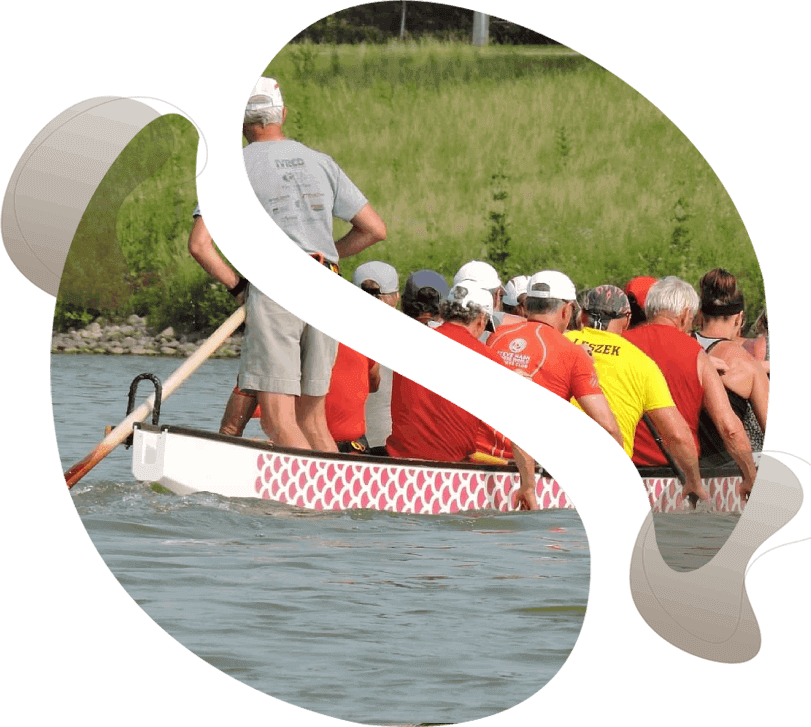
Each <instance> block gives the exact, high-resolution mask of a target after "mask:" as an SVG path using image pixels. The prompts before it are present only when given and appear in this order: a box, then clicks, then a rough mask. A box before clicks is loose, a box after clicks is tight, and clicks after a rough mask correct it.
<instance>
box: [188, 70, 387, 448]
mask: <svg viewBox="0 0 811 727" xmlns="http://www.w3.org/2000/svg"><path fill="white" fill-rule="evenodd" d="M286 118H287V109H286V108H285V106H284V102H283V99H282V94H281V91H280V89H279V84H278V83H277V82H276V81H275V80H274V79H272V78H260V79H259V81H258V82H257V83H256V85H255V86H254V89H253V92H252V94H251V97H250V99H249V100H248V103H247V106H246V108H245V115H244V120H243V126H242V133H243V135H244V136H245V138H246V139H247V141H248V145H247V146H246V147H245V148H244V149H243V158H244V161H245V168H246V170H247V172H248V178H249V179H250V182H251V186H252V187H253V190H254V192H255V193H256V196H257V198H258V199H259V201H260V202H261V204H262V206H263V207H264V208H265V210H266V211H267V213H268V214H269V215H270V216H271V217H272V218H273V220H274V222H276V223H277V224H278V225H279V227H281V228H282V230H284V232H285V233H286V234H287V235H288V237H290V238H291V239H292V240H293V241H294V242H295V243H296V244H297V245H298V246H299V247H300V248H301V249H302V250H304V251H305V252H306V253H308V254H310V255H311V256H312V257H314V258H315V259H317V260H319V261H320V262H322V263H323V264H324V265H326V266H328V267H330V268H331V269H332V270H335V271H337V269H338V261H339V259H340V258H345V257H349V256H350V255H355V254H357V253H359V252H361V251H362V250H365V249H366V248H367V247H369V246H370V245H373V244H375V243H376V242H379V241H381V240H384V239H385V238H386V225H385V224H384V222H383V220H381V219H380V217H379V215H378V214H377V213H376V212H375V211H374V210H373V209H372V207H371V206H370V205H369V203H368V200H367V199H366V197H364V196H363V194H362V193H361V191H360V190H359V189H358V188H357V186H356V185H355V184H354V183H353V182H352V181H351V180H350V179H349V177H347V175H346V174H345V173H344V171H343V170H342V169H341V168H340V167H339V166H338V165H337V164H336V163H335V161H334V160H333V159H332V158H331V157H329V156H327V155H326V154H323V153H321V152H318V151H315V150H313V149H310V148H309V147H307V146H305V145H304V144H301V143H299V142H297V141H293V140H291V139H288V138H287V137H285V136H284V133H283V132H282V125H283V124H284V121H285V119H286ZM333 217H338V218H339V219H342V220H345V221H347V222H349V223H350V224H351V225H352V228H351V229H350V230H349V232H347V234H346V235H344V236H343V237H342V238H341V239H339V240H337V241H334V240H333V236H332V235H333ZM189 252H190V253H191V255H192V257H194V259H195V260H196V261H197V262H198V263H199V264H200V265H201V267H202V268H203V269H204V270H205V271H206V272H207V273H209V275H211V276H212V277H213V278H215V279H216V280H218V281H219V282H220V283H222V284H223V285H225V287H226V288H228V290H229V292H230V293H231V294H232V295H234V296H235V297H238V296H240V295H242V294H243V291H245V290H246V288H247V301H246V306H245V308H246V333H245V338H244V341H243V346H242V353H241V357H240V366H239V378H238V387H239V389H240V390H243V391H246V392H249V393H255V395H256V398H257V400H258V402H259V405H260V407H261V412H262V415H261V420H260V422H261V426H262V430H263V431H264V433H265V434H266V435H267V437H268V438H269V439H270V440H271V441H273V442H275V443H276V444H279V445H282V446H289V447H297V448H299V449H316V450H320V451H333V452H334V451H336V449H337V448H336V446H335V442H334V440H333V439H332V437H331V436H330V434H329V430H328V428H327V425H326V416H325V407H324V398H325V396H326V394H327V391H328V390H329V382H330V376H331V372H332V364H333V362H334V361H335V355H336V352H337V346H338V344H337V342H336V341H334V340H333V339H331V338H329V337H328V336H326V335H325V334H323V333H321V332H320V331H318V330H317V329H315V328H313V327H312V326H311V325H309V324H308V323H306V322H305V321H303V320H301V319H299V318H297V317H296V316H294V315H293V314H292V313H289V312H288V311H286V310H285V309H284V308H282V307H281V306H280V305H278V304H277V303H275V302H274V301H273V300H271V299H270V298H268V297H267V296H266V295H265V294H264V293H263V292H262V291H260V290H259V289H257V288H256V287H254V286H250V285H248V282H247V281H246V280H245V279H244V278H243V277H241V276H239V275H238V274H237V273H236V272H234V270H233V269H232V268H231V267H230V266H229V265H228V264H227V263H226V262H225V260H224V259H223V258H222V256H221V255H220V254H219V252H218V251H217V249H216V248H215V247H214V242H213V240H212V238H211V235H210V234H209V232H208V229H207V228H206V226H205V223H204V222H203V217H202V215H201V213H200V209H199V207H198V208H197V209H196V210H195V211H194V225H193V227H192V231H191V235H190V236H189Z"/></svg>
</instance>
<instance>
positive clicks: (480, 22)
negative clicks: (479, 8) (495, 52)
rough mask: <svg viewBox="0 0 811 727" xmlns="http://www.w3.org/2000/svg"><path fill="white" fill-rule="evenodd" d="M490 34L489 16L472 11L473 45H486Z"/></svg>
mask: <svg viewBox="0 0 811 727" xmlns="http://www.w3.org/2000/svg"><path fill="white" fill-rule="evenodd" d="M489 35H490V16H489V15H485V14H484V13H473V45H487V40H488V37H489Z"/></svg>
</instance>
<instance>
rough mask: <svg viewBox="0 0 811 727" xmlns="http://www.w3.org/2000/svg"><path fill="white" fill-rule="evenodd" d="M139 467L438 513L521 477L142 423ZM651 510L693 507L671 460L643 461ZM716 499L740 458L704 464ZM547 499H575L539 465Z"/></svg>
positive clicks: (138, 472) (494, 468) (491, 468)
mask: <svg viewBox="0 0 811 727" xmlns="http://www.w3.org/2000/svg"><path fill="white" fill-rule="evenodd" d="M131 444H132V449H133V452H132V471H133V474H134V476H135V478H136V479H137V480H139V481H143V482H150V483H157V484H159V485H162V486H163V487H165V488H167V489H168V490H171V491H172V492H174V493H176V494H178V495H187V494H191V493H195V492H210V493H214V494H217V495H222V496H224V497H239V498H261V499H266V500H274V501H276V502H280V503H285V504H287V505H291V506H295V507H300V508H307V509H312V510H348V509H359V508H366V509H372V510H382V511H389V512H399V513H413V514H427V515H439V514H450V513H458V512H465V511H476V510H499V511H502V512H508V511H511V510H514V509H515V506H514V503H513V500H514V498H513V495H514V493H515V492H516V491H517V490H518V487H519V475H518V469H517V468H516V467H515V466H513V465H509V464H507V465H492V464H469V463H445V462H431V461H425V460H414V459H396V458H389V457H375V456H369V455H360V454H340V453H325V452H312V451H305V450H299V449H292V448H285V447H279V446H275V445H273V444H272V443H270V442H267V441H260V440H254V439H246V438H240V437H231V436H227V435H222V434H215V433H212V432H207V431H204V430H200V429H193V428H188V427H180V426H169V425H160V426H158V425H157V424H155V423H153V424H146V423H136V424H134V426H133V433H132V441H131ZM638 470H639V474H640V477H641V479H642V482H643V484H644V486H645V489H646V490H647V493H648V499H649V501H650V505H651V508H652V510H653V511H654V512H677V511H680V510H687V509H692V507H693V504H692V503H691V502H690V501H689V498H686V497H684V496H683V495H682V487H681V483H680V482H679V480H678V479H677V477H676V475H675V474H674V472H673V471H672V470H671V469H670V468H668V467H650V468H638ZM702 475H703V482H704V485H705V487H706V488H707V491H708V492H709V494H710V500H711V504H712V507H713V508H714V509H715V510H716V511H719V512H733V513H739V512H741V511H742V507H743V504H742V502H741V498H740V496H739V495H738V494H737V493H736V486H737V485H738V484H739V483H740V480H741V478H740V473H739V472H738V470H737V468H735V467H734V465H732V466H730V465H724V466H721V467H716V468H714V469H709V468H706V467H703V468H702ZM537 478H538V479H537V485H536V495H537V499H538V504H539V506H540V507H541V509H546V510H549V509H560V508H574V504H573V503H572V502H571V500H570V499H569V498H568V497H567V495H566V493H565V492H564V490H563V488H562V487H561V485H560V484H559V483H558V482H556V481H555V480H554V478H553V477H551V476H550V475H549V474H548V473H547V472H544V471H542V470H541V471H539V472H538V474H537Z"/></svg>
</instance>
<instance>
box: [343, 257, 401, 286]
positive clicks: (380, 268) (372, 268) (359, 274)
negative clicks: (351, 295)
mask: <svg viewBox="0 0 811 727" xmlns="http://www.w3.org/2000/svg"><path fill="white" fill-rule="evenodd" d="M367 280H371V281H373V282H375V283H377V287H378V288H380V292H381V293H382V294H383V295H389V294H391V293H399V292H400V278H399V276H398V275H397V271H396V270H395V269H394V268H393V267H392V266H391V265H389V264H388V263H384V262H381V261H380V260H371V261H370V262H368V263H363V265H358V267H356V268H355V272H354V273H353V274H352V282H353V283H354V284H355V285H357V286H358V287H359V288H360V287H361V286H362V285H363V284H364V283H365V282H366V281H367Z"/></svg>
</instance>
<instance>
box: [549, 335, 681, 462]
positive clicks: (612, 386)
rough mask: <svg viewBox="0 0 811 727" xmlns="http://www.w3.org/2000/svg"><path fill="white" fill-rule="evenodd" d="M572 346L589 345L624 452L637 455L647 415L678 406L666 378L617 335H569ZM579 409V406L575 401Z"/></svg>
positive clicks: (643, 355)
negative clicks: (638, 430) (636, 444)
mask: <svg viewBox="0 0 811 727" xmlns="http://www.w3.org/2000/svg"><path fill="white" fill-rule="evenodd" d="M564 335H565V336H566V338H568V339H569V340H570V341H572V342H573V343H578V344H581V343H587V344H588V345H589V348H591V353H592V356H593V359H594V368H595V369H597V376H598V377H599V379H600V387H601V388H602V390H603V393H604V394H605V398H606V399H607V400H608V405H609V406H610V407H611V411H612V412H613V413H614V416H615V417H616V419H617V424H619V427H620V431H621V432H622V442H623V447H624V449H625V452H626V453H627V454H628V456H629V457H631V456H632V455H633V453H634V435H635V433H636V425H637V424H638V423H639V420H640V419H641V418H642V415H643V414H644V413H645V412H647V411H653V410H655V409H664V408H665V407H668V406H675V403H674V402H673V397H672V396H671V395H670V389H668V388H667V382H666V381H665V377H664V374H662V372H661V371H660V369H659V367H658V366H657V365H656V363H655V362H654V360H653V359H652V358H650V357H649V356H648V355H647V354H645V353H643V352H642V350H640V349H639V348H637V347H636V346H634V344H633V343H631V342H630V341H628V340H626V339H624V338H623V337H622V336H620V335H617V334H616V333H610V332H609V331H598V330H597V329H595V328H584V329H583V330H582V331H567V332H566V333H565V334H564ZM572 403H573V404H574V405H575V406H577V402H576V401H574V400H572Z"/></svg>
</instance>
